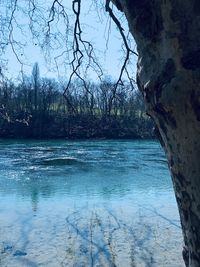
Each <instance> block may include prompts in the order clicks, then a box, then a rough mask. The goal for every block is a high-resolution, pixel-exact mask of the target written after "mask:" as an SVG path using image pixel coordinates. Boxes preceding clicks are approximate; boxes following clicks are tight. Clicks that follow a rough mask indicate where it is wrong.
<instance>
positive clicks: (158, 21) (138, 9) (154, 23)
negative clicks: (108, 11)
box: [127, 0, 163, 41]
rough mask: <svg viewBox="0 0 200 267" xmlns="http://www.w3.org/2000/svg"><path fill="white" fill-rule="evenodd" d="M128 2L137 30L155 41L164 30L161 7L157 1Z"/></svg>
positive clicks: (130, 0)
mask: <svg viewBox="0 0 200 267" xmlns="http://www.w3.org/2000/svg"><path fill="white" fill-rule="evenodd" d="M127 2H128V3H127V7H128V10H129V11H130V14H131V17H133V18H135V22H136V23H135V30H136V31H137V32H139V33H140V34H142V36H143V37H144V38H146V39H151V41H155V40H156V38H157V37H158V36H159V34H160V33H161V31H162V29H163V20H162V15H161V8H160V5H159V4H157V2H156V1H155V0H151V1H149V0H139V1H132V0H129V1H127Z"/></svg>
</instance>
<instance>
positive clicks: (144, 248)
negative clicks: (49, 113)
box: [0, 141, 183, 267]
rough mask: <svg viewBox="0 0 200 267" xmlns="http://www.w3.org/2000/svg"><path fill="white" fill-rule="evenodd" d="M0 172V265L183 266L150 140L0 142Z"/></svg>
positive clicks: (162, 165)
mask: <svg viewBox="0 0 200 267" xmlns="http://www.w3.org/2000/svg"><path fill="white" fill-rule="evenodd" d="M0 168H1V173H0V212H1V213H0V214H1V217H0V249H1V251H0V253H1V254H0V266H16V267H18V266H77V267H81V266H82V267H83V266H120V267H123V266H124V267H128V266H170V267H171V266H183V263H182V259H181V246H182V244H181V243H182V238H181V230H180V224H179V216H178V212H177V207H176V202H175V198H174V194H173V188H172V183H171V180H170V176H169V172H168V169H167V163H166V159H165V156H164V153H163V151H162V149H161V147H160V145H159V144H158V143H157V142H153V141H81V142H78V141H73V142H72V141H43V142H39V141H1V142H0ZM134 264H135V265H134Z"/></svg>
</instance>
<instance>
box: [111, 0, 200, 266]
mask: <svg viewBox="0 0 200 267" xmlns="http://www.w3.org/2000/svg"><path fill="white" fill-rule="evenodd" d="M115 2H116V1H115ZM117 2H118V6H120V9H121V10H122V11H123V12H124V13H125V15H126V17H127V20H128V23H129V28H130V31H131V33H132V34H133V36H134V38H135V40H136V43H137V47H138V53H139V58H138V66H137V67H138V72H137V73H138V75H137V78H138V85H139V88H140V89H141V90H142V92H143V95H144V99H145V104H146V108H147V112H148V114H150V116H151V117H152V118H153V119H154V121H155V122H156V124H157V126H158V129H159V132H160V136H161V139H162V142H161V143H162V144H163V146H164V149H165V152H166V155H167V158H168V164H169V168H170V171H171V174H172V179H173V185H174V190H175V194H176V199H177V203H178V208H179V212H180V218H181V224H182V229H183V235H184V242H185V246H184V250H183V257H184V260H185V264H186V266H190V267H197V266H200V162H199V160H200V1H199V0H184V1H183V0H139V1H138V0H118V1H117Z"/></svg>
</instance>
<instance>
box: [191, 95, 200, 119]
mask: <svg viewBox="0 0 200 267" xmlns="http://www.w3.org/2000/svg"><path fill="white" fill-rule="evenodd" d="M190 102H191V105H192V108H193V110H194V113H195V116H196V118H197V120H198V121H200V96H199V95H197V94H196V93H195V91H194V90H192V93H191V95H190Z"/></svg>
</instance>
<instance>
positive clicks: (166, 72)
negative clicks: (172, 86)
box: [156, 58, 176, 100]
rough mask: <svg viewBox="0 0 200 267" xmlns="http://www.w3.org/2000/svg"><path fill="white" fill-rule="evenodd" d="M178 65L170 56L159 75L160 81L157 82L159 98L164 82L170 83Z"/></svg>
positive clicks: (157, 95)
mask: <svg viewBox="0 0 200 267" xmlns="http://www.w3.org/2000/svg"><path fill="white" fill-rule="evenodd" d="M175 73H176V66H175V63H174V60H173V59H172V58H168V60H167V62H166V64H165V66H164V69H163V71H162V72H161V74H160V75H159V77H158V82H157V84H156V87H157V88H156V98H157V100H158V99H159V98H160V97H161V94H162V86H163V85H164V84H167V83H170V81H171V80H172V78H173V77H174V76H175Z"/></svg>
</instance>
